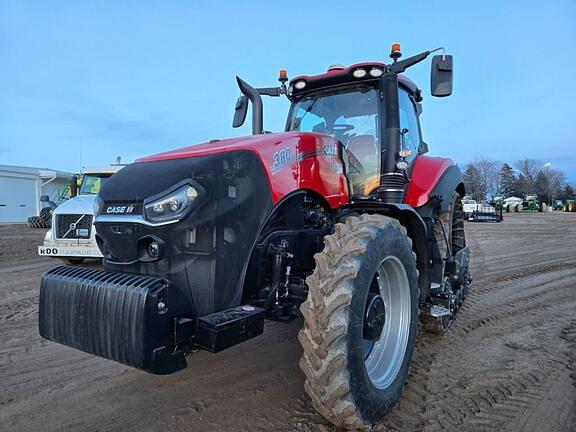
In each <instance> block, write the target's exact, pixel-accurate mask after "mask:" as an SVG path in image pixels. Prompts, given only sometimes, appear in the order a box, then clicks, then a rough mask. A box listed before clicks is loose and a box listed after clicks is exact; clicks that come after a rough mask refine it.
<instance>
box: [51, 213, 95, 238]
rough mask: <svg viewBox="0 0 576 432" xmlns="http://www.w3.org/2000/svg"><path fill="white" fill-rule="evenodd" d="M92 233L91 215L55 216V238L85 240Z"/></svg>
mask: <svg viewBox="0 0 576 432" xmlns="http://www.w3.org/2000/svg"><path fill="white" fill-rule="evenodd" d="M91 231H92V215H89V214H84V215H82V214H59V215H56V238H59V239H63V238H67V239H87V238H90V233H91Z"/></svg>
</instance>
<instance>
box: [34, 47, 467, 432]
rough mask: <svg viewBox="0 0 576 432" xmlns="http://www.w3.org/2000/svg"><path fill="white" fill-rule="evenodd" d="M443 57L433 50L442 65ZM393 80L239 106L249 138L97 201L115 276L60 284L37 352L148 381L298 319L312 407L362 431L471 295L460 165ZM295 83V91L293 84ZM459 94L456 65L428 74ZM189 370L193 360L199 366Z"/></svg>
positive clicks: (356, 75)
mask: <svg viewBox="0 0 576 432" xmlns="http://www.w3.org/2000/svg"><path fill="white" fill-rule="evenodd" d="M434 51H436V50H434ZM431 52H433V51H426V52H423V53H421V54H418V55H415V56H413V57H410V58H407V59H404V60H399V58H400V57H401V53H400V47H399V46H398V45H396V44H395V45H394V46H393V48H392V52H391V54H390V57H391V58H392V59H393V61H392V62H391V63H390V64H383V63H376V62H375V63H360V64H355V65H353V66H350V67H343V66H332V67H330V68H329V70H328V71H327V72H326V73H324V74H320V75H313V76H300V77H297V78H295V79H293V80H291V81H290V82H289V83H288V79H287V77H286V73H285V71H281V73H280V79H279V80H280V83H281V85H280V86H279V87H273V88H260V89H255V88H253V87H251V86H250V85H248V84H247V83H246V82H244V81H242V80H240V79H238V84H239V87H240V90H241V92H242V94H241V96H240V98H239V100H238V102H237V104H236V114H235V118H234V126H239V125H241V124H242V123H243V122H244V120H245V117H246V112H247V107H248V105H249V102H251V104H252V128H253V135H252V136H248V137H242V138H233V139H226V140H214V141H211V142H209V143H206V144H202V145H195V146H191V147H186V148H181V149H178V150H174V151H169V152H166V153H161V154H158V155H155V156H149V157H145V158H142V159H140V160H138V161H137V162H136V163H134V164H131V165H129V166H127V167H126V168H124V169H122V170H121V171H120V172H118V173H117V174H115V175H114V176H113V177H111V178H110V180H109V181H108V182H107V183H106V185H104V186H103V187H102V189H101V190H100V193H99V199H98V202H97V209H96V215H97V216H96V222H95V226H96V232H97V234H96V238H97V242H98V245H99V247H100V249H101V251H102V254H103V255H104V266H105V270H103V271H101V270H93V269H87V268H79V267H69V266H63V267H57V268H55V269H53V270H51V271H49V272H47V273H46V274H44V276H43V278H42V283H41V292H40V320H39V321H40V333H41V335H42V336H43V337H45V338H47V339H50V340H53V341H56V342H59V343H62V344H64V345H68V346H71V347H74V348H77V349H80V350H83V351H85V352H88V353H92V354H95V355H98V356H102V357H105V358H107V359H111V360H115V361H118V362H120V363H124V364H126V365H130V366H133V367H136V368H139V369H143V370H145V371H148V372H151V373H155V374H169V373H173V372H176V371H178V370H181V369H182V368H184V367H186V360H185V354H186V353H188V352H191V351H193V350H196V349H206V350H208V351H211V352H218V351H221V350H223V349H225V348H228V347H230V346H232V345H235V344H238V343H240V342H243V341H245V340H247V339H250V338H252V337H254V336H257V335H258V334H260V333H261V332H262V331H263V328H264V319H265V318H268V319H274V320H291V319H294V318H297V317H301V316H303V318H304V319H303V328H302V330H301V331H300V333H299V335H298V339H299V341H300V342H301V344H302V348H303V356H302V358H301V360H300V367H301V369H302V370H303V372H304V374H305V376H306V382H305V387H306V391H307V393H308V394H309V395H310V398H311V400H312V404H313V405H314V407H315V408H316V409H317V410H318V411H319V412H320V413H321V414H322V415H324V416H325V417H326V418H327V419H328V420H329V421H331V422H332V423H334V424H335V425H338V426H341V427H344V428H348V429H368V428H369V427H370V426H371V425H373V424H374V423H376V422H378V421H379V420H381V419H382V417H383V416H384V415H385V414H386V413H387V412H388V411H389V410H390V409H391V408H392V407H393V406H394V404H395V403H396V401H397V400H398V398H399V397H400V394H401V392H402V388H403V386H404V383H405V382H406V379H407V375H408V370H409V367H410V360H411V357H412V353H413V350H414V343H415V338H416V332H417V330H418V327H419V322H420V321H421V322H422V323H423V326H424V327H426V328H430V329H432V330H433V331H438V332H443V331H444V330H446V329H447V328H448V327H449V326H450V324H451V322H452V320H453V318H454V315H455V313H456V311H457V310H458V307H459V306H460V304H461V303H462V301H463V299H464V297H465V295H466V292H467V287H468V283H469V275H468V260H469V258H468V257H469V253H468V248H467V247H466V244H465V239H464V230H463V212H462V204H461V196H463V195H464V185H463V183H462V176H461V173H460V171H459V169H458V168H457V167H456V165H455V164H454V163H453V162H452V161H451V160H450V159H444V158H432V157H428V156H425V153H426V152H427V145H426V144H425V143H424V141H422V138H421V131H420V126H419V121H418V115H419V114H420V112H421V105H420V102H421V100H422V95H421V92H420V90H419V89H418V87H417V86H416V85H415V84H414V83H413V82H412V81H410V80H409V79H408V78H406V77H404V76H403V75H401V73H402V72H404V71H405V70H406V69H407V68H408V67H410V66H413V65H415V64H416V63H419V62H421V61H422V60H424V59H425V58H426V57H427V56H428V55H429V54H430V53H431ZM287 83H288V85H287ZM431 87H432V94H433V95H435V96H448V95H449V94H451V92H452V57H451V56H448V55H444V54H442V55H436V56H434V57H433V59H432V73H431ZM261 95H268V96H281V95H285V96H286V97H288V99H289V100H290V101H291V107H290V111H289V114H288V120H287V123H286V132H283V133H267V132H264V131H263V127H262V125H263V123H262V98H261ZM189 360H191V361H193V356H191V357H190V358H189Z"/></svg>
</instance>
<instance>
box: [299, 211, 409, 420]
mask: <svg viewBox="0 0 576 432" xmlns="http://www.w3.org/2000/svg"><path fill="white" fill-rule="evenodd" d="M314 258H315V260H316V268H315V270H314V273H313V274H312V275H311V276H309V277H308V278H307V280H306V282H307V284H308V287H309V294H308V298H307V299H306V301H305V302H304V303H303V304H302V306H301V308H300V310H301V311H302V314H303V315H304V327H303V329H302V330H301V331H300V333H299V335H298V339H299V340H300V343H301V344H302V347H303V349H304V353H303V356H302V358H301V359H300V368H301V369H302V371H303V372H304V374H305V375H306V381H305V389H306V392H307V393H308V395H309V396H310V398H311V399H312V404H313V406H314V407H315V408H316V409H317V410H318V411H319V412H320V413H321V414H322V415H323V416H324V417H325V418H326V419H327V420H329V421H330V422H332V423H333V424H334V425H336V426H338V427H343V428H346V429H354V430H357V429H363V430H368V429H369V428H370V427H371V426H372V425H373V424H374V423H376V422H378V421H380V420H381V419H382V417H383V416H384V415H385V414H386V413H387V412H389V411H390V410H391V409H392V407H393V406H394V405H395V404H396V402H397V401H398V398H399V397H400V395H401V393H402V389H403V387H404V384H405V382H406V379H407V376H408V371H409V367H410V361H411V358H412V353H413V350H414V341H415V338H416V333H417V329H418V311H419V309H418V299H419V288H418V283H417V281H418V273H417V270H416V258H415V255H414V253H413V251H412V243H411V240H410V238H409V237H408V236H407V234H406V230H405V228H404V227H403V226H402V225H401V224H400V223H399V222H398V221H397V220H396V219H392V218H389V217H386V216H381V215H367V214H364V215H361V216H359V217H349V218H347V219H346V221H345V223H339V224H336V227H335V232H334V234H332V235H329V236H326V237H325V246H324V250H323V251H322V252H321V253H318V254H316V255H315V256H314ZM378 298H380V299H378Z"/></svg>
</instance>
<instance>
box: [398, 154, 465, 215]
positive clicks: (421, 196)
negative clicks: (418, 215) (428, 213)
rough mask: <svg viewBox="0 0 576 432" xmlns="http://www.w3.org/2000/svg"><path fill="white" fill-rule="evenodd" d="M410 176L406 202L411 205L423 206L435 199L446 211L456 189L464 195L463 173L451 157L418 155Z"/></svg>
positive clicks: (415, 206)
mask: <svg viewBox="0 0 576 432" xmlns="http://www.w3.org/2000/svg"><path fill="white" fill-rule="evenodd" d="M410 176H411V178H410V184H409V185H408V189H407V191H406V195H405V198H404V202H405V203H406V204H408V205H409V206H411V207H414V208H418V207H422V206H424V205H425V204H427V203H428V202H429V201H431V200H433V199H435V200H438V201H439V202H440V209H441V210H442V211H446V210H448V207H449V206H450V202H451V200H452V194H453V193H454V191H457V192H458V193H459V194H460V195H461V196H463V195H464V183H463V181H462V173H461V171H460V168H458V166H457V165H456V164H455V163H454V162H453V161H452V160H451V159H446V158H434V157H428V156H418V157H417V158H416V160H415V161H414V165H413V167H412V171H411V173H410Z"/></svg>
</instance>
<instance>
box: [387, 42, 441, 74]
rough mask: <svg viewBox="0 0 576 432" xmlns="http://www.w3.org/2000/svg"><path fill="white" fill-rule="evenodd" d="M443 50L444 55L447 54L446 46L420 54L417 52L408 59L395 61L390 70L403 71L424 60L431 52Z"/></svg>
mask: <svg viewBox="0 0 576 432" xmlns="http://www.w3.org/2000/svg"><path fill="white" fill-rule="evenodd" d="M440 50H442V53H443V54H442V55H446V53H445V49H444V47H440V48H435V49H433V50H430V51H424V52H422V53H420V54H416V55H414V56H412V57H408V58H407V59H404V60H400V61H395V62H394V63H392V64H391V65H389V66H388V68H389V70H390V72H396V73H402V72H404V71H405V70H406V69H408V68H409V67H412V66H414V65H415V64H417V63H420V62H421V61H422V60H425V59H426V57H428V56H429V55H430V54H432V53H433V52H436V51H440Z"/></svg>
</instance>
